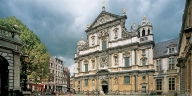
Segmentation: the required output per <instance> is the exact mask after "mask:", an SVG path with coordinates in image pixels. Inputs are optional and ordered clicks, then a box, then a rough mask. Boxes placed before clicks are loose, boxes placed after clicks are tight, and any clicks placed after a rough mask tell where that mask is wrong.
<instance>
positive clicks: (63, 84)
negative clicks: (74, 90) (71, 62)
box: [45, 56, 67, 93]
mask: <svg viewBox="0 0 192 96" xmlns="http://www.w3.org/2000/svg"><path fill="white" fill-rule="evenodd" d="M49 70H50V73H51V74H52V75H53V76H50V78H49V80H48V82H45V86H46V88H45V90H46V91H47V92H55V91H56V90H57V91H59V92H61V93H62V92H67V76H66V75H65V70H66V68H65V67H64V65H63V60H62V59H60V58H58V57H56V56H55V57H51V58H50V66H49Z"/></svg>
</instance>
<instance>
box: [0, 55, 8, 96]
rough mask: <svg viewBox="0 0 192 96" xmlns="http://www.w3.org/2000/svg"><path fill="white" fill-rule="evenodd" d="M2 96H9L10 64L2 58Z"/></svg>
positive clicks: (0, 80)
mask: <svg viewBox="0 0 192 96" xmlns="http://www.w3.org/2000/svg"><path fill="white" fill-rule="evenodd" d="M0 64H1V65H0V66H1V67H0V96H8V80H9V79H8V73H9V71H8V65H9V64H8V62H7V60H6V59H5V58H4V57H2V56H0Z"/></svg>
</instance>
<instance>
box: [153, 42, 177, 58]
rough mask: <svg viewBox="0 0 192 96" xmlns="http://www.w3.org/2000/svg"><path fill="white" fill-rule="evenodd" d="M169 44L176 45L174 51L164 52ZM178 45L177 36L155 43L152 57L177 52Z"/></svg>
mask: <svg viewBox="0 0 192 96" xmlns="http://www.w3.org/2000/svg"><path fill="white" fill-rule="evenodd" d="M171 45H176V51H177V52H176V53H169V54H166V53H167V51H168V49H167V47H169V46H171ZM178 45H179V38H175V39H171V40H167V41H163V42H159V43H156V44H155V47H154V50H153V58H154V59H155V58H161V57H165V56H170V55H175V54H178Z"/></svg>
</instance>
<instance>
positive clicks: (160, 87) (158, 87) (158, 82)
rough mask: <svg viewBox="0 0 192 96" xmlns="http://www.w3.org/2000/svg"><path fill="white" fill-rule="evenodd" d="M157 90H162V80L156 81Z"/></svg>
mask: <svg viewBox="0 0 192 96" xmlns="http://www.w3.org/2000/svg"><path fill="white" fill-rule="evenodd" d="M156 89H157V90H162V79H156Z"/></svg>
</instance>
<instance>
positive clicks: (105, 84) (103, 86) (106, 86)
mask: <svg viewBox="0 0 192 96" xmlns="http://www.w3.org/2000/svg"><path fill="white" fill-rule="evenodd" d="M102 89H103V92H104V93H105V94H107V93H108V84H107V82H106V81H103V82H102Z"/></svg>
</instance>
